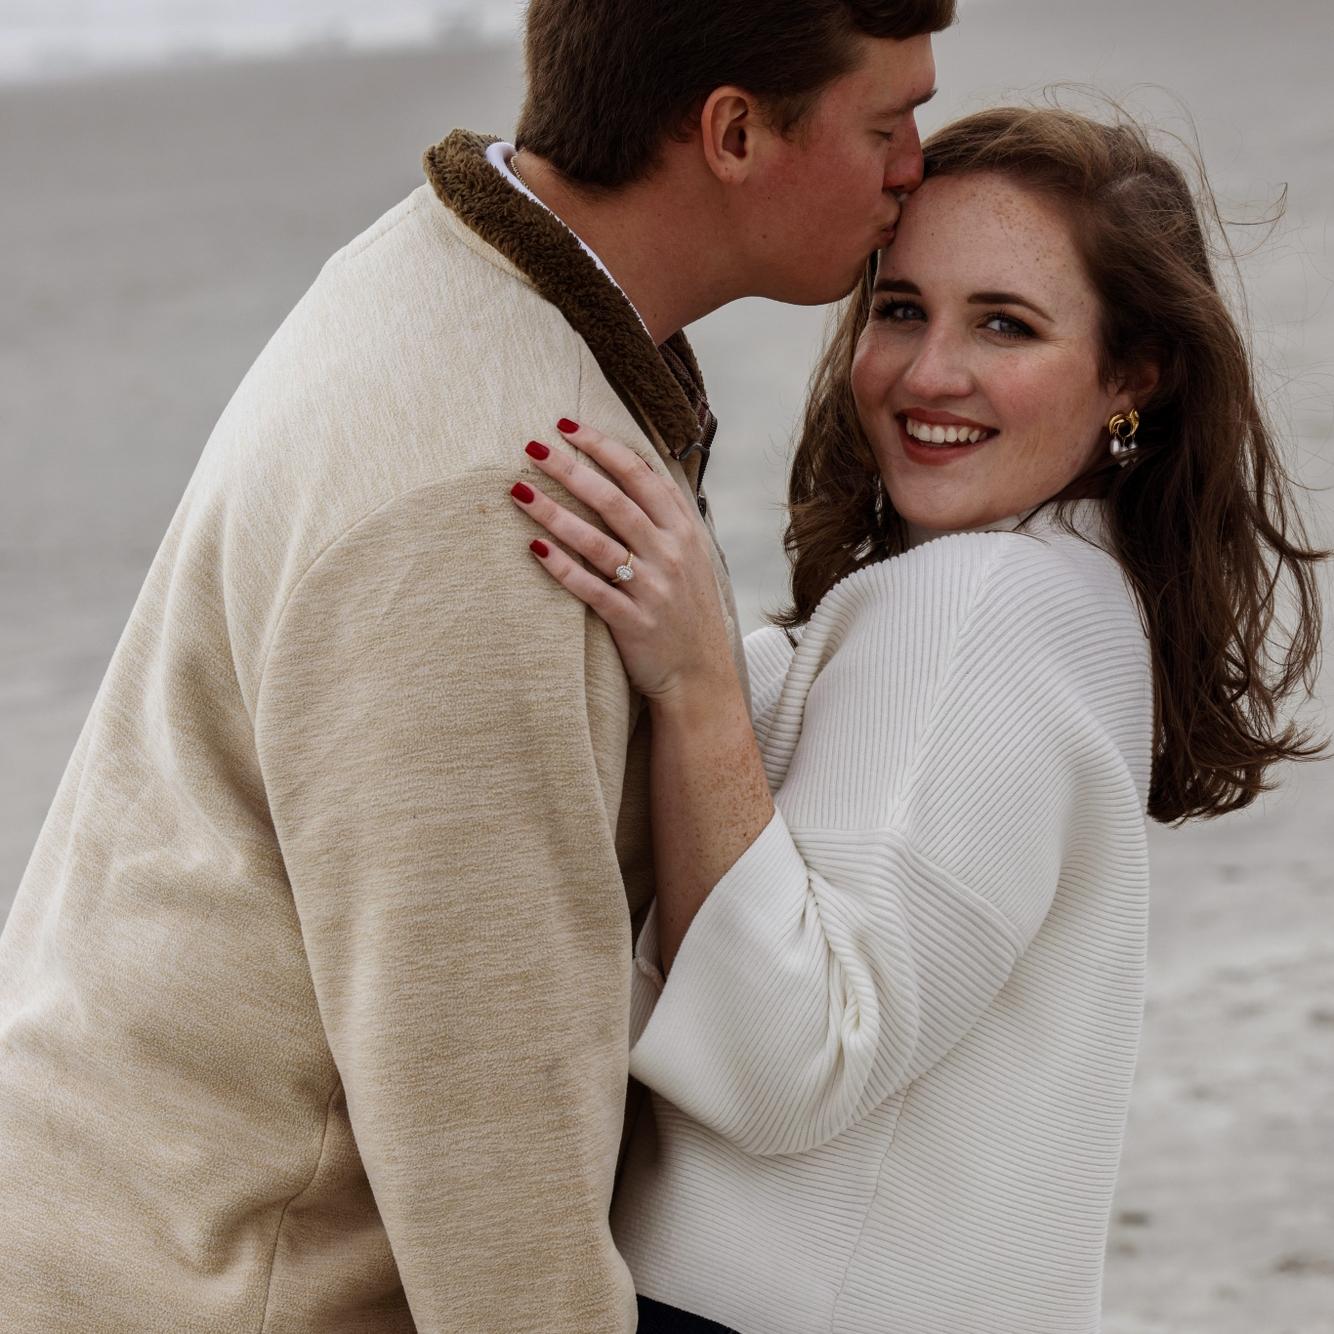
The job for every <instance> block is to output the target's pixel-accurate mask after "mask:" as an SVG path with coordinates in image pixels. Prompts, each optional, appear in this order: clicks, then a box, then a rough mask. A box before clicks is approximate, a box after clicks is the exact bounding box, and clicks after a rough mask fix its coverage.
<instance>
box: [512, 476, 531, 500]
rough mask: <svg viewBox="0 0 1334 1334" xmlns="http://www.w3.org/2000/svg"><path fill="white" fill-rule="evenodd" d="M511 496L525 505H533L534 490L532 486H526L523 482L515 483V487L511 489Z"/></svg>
mask: <svg viewBox="0 0 1334 1334" xmlns="http://www.w3.org/2000/svg"><path fill="white" fill-rule="evenodd" d="M510 495H512V496H513V497H514V499H515V500H521V501H523V503H524V504H525V505H531V504H532V503H533V488H532V487H531V486H524V484H523V483H522V482H515V483H514V485H513V486H512V487H510Z"/></svg>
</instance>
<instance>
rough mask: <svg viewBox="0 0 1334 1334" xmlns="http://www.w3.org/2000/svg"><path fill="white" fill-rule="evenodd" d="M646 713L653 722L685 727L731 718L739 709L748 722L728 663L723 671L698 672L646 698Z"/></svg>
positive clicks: (738, 681) (707, 724) (735, 678)
mask: <svg viewBox="0 0 1334 1334" xmlns="http://www.w3.org/2000/svg"><path fill="white" fill-rule="evenodd" d="M648 707H649V716H650V717H651V718H652V719H653V721H654V722H655V723H660V724H679V725H681V726H687V727H709V726H710V725H712V724H716V723H717V722H719V721H722V720H730V719H732V718H734V717H735V716H736V715H737V713H738V709H739V711H740V713H741V715H742V716H744V717H745V719H746V722H747V725H749V722H750V716H749V712H748V711H747V709H746V703H745V695H744V693H743V692H742V689H741V682H740V680H739V679H738V677H737V674H736V669H735V668H733V667H732V666H731V664H730V663H729V664H728V666H727V669H726V670H724V671H702V672H697V673H695V674H693V675H691V676H689V677H687V678H685V679H683V680H681V681H679V682H677V683H676V684H675V685H674V686H673V687H672V688H671V690H669V691H663V692H662V693H661V694H654V695H650V696H649V697H648Z"/></svg>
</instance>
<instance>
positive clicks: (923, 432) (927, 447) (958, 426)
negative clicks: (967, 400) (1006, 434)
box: [898, 408, 999, 468]
mask: <svg viewBox="0 0 1334 1334" xmlns="http://www.w3.org/2000/svg"><path fill="white" fill-rule="evenodd" d="M898 423H899V443H900V444H901V445H902V447H903V453H904V456H905V457H906V458H907V459H909V460H910V461H911V462H913V463H922V464H925V465H927V466H928V467H932V468H938V467H940V466H942V465H943V464H947V463H952V462H954V460H956V459H961V458H966V457H967V456H968V455H969V454H972V453H975V452H976V451H977V450H978V449H980V448H981V447H982V446H983V445H985V444H988V443H989V442H990V441H992V440H994V439H995V438H996V436H997V435H998V434H999V432H998V431H996V430H994V429H993V428H991V427H989V426H983V425H981V424H980V423H979V422H973V421H969V420H967V419H966V418H964V417H955V416H953V415H952V414H951V413H948V412H934V411H930V410H927V409H924V408H910V409H908V410H907V411H906V412H900V413H899V414H898Z"/></svg>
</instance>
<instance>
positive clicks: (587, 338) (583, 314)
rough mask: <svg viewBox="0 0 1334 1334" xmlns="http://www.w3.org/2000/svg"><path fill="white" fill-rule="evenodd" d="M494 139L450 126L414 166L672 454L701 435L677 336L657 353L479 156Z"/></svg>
mask: <svg viewBox="0 0 1334 1334" xmlns="http://www.w3.org/2000/svg"><path fill="white" fill-rule="evenodd" d="M496 142H498V141H497V140H496V139H495V138H494V137H493V136H488V135H481V134H473V133H472V132H471V131H469V130H455V131H454V132H453V134H451V135H449V136H448V138H446V139H443V140H441V141H440V143H438V144H436V145H435V147H434V148H428V149H427V150H426V154H425V156H424V157H423V158H422V165H423V166H424V167H425V169H426V177H427V179H428V180H429V181H430V182H431V186H432V187H433V188H434V190H435V192H436V194H437V195H439V196H440V199H441V200H442V201H443V202H444V203H445V204H446V205H447V206H448V207H449V208H450V209H451V210H452V211H453V212H454V213H455V214H456V215H457V216H458V217H459V218H460V219H461V220H462V221H463V222H464V223H466V224H467V226H468V227H470V228H471V229H472V230H473V231H474V232H476V233H477V235H478V236H480V237H481V238H482V240H483V241H485V242H486V243H487V244H488V245H489V246H492V247H493V248H494V249H496V250H498V251H499V252H500V253H501V254H502V255H504V256H505V258H506V259H507V260H509V261H510V263H511V264H513V265H514V266H515V267H516V268H518V269H519V270H520V271H521V272H523V273H524V274H526V275H527V276H528V278H529V279H530V280H531V282H532V284H533V286H534V287H535V288H537V291H538V292H539V293H540V294H541V295H542V296H543V297H544V298H545V299H546V300H548V301H550V302H551V304H552V305H553V306H555V307H556V308H557V309H558V310H559V311H560V312H561V314H562V315H564V316H565V318H566V320H567V321H568V322H569V324H570V327H571V328H572V329H573V330H574V331H575V332H576V333H577V334H578V335H579V336H580V337H581V338H582V339H583V340H584V342H585V343H587V344H588V348H589V351H590V352H592V354H593V356H594V357H595V358H596V360H597V363H598V365H599V366H601V367H602V369H603V372H604V373H605V374H606V376H607V378H608V379H609V380H610V381H611V382H612V384H613V385H614V386H615V387H616V388H617V389H618V391H620V392H621V393H622V394H624V395H628V396H629V398H631V399H632V400H633V401H634V405H635V406H636V407H637V408H638V410H639V411H640V412H641V413H643V414H644V416H645V417H647V418H648V420H649V421H650V422H651V423H652V425H653V427H654V428H655V429H656V430H657V431H658V433H659V434H660V435H661V437H662V440H663V443H664V444H665V445H666V446H667V449H668V451H669V452H670V453H671V455H672V457H673V458H680V457H681V455H682V454H684V453H685V452H686V451H687V450H688V449H689V447H690V446H691V445H692V444H695V443H696V442H697V441H698V440H699V439H700V436H701V432H702V423H701V420H700V414H699V413H698V412H697V410H696V408H695V406H694V405H693V404H692V403H691V397H696V398H697V399H698V401H699V402H700V403H701V404H703V403H704V383H703V378H702V376H701V375H700V370H699V364H698V362H696V360H695V354H694V353H693V352H692V351H691V350H690V344H689V343H688V342H686V338H685V335H684V334H682V333H676V334H673V335H672V337H671V338H669V339H668V340H667V342H666V343H664V344H663V349H664V352H662V353H660V352H659V350H658V348H657V347H655V346H654V343H653V340H652V339H651V338H650V337H649V335H648V333H647V332H646V331H645V329H644V326H643V324H642V323H641V321H640V319H639V316H638V315H637V314H636V313H635V309H634V307H633V306H632V305H631V304H630V302H629V301H628V300H627V299H626V297H625V294H624V293H623V292H622V291H621V290H620V289H619V288H618V287H617V286H616V285H615V284H614V283H612V282H609V281H608V280H607V278H606V277H605V276H604V275H603V274H602V273H601V272H599V270H598V267H597V265H596V264H595V263H594V262H593V260H592V259H590V258H589V256H588V255H587V254H586V253H585V252H584V250H583V248H582V247H581V246H580V244H579V242H578V241H577V240H575V238H574V235H573V233H571V232H570V231H569V229H568V228H566V227H565V226H564V225H563V224H562V223H561V222H560V220H559V219H558V218H556V217H555V216H554V215H553V214H551V213H550V212H548V211H547V210H546V209H545V208H543V207H542V206H541V205H540V204H535V203H534V202H533V201H532V200H531V199H528V198H526V197H525V196H524V195H522V194H520V192H519V191H518V190H516V189H514V187H513V186H512V185H510V184H509V182H508V181H506V180H505V178H504V177H503V176H502V175H501V174H500V173H499V172H498V171H497V170H496V169H495V168H494V167H493V166H492V165H491V164H490V163H489V162H488V161H487V160H486V150H487V148H488V147H489V146H490V145H491V144H493V143H496ZM664 353H669V354H670V355H671V357H672V358H674V359H675V361H676V362H677V363H678V364H679V366H680V367H681V369H683V370H684V371H685V376H684V377H682V378H684V379H686V380H687V381H688V382H689V388H690V389H693V390H694V391H696V392H695V393H694V394H693V395H692V394H690V393H689V392H688V389H687V387H685V386H683V385H682V383H681V382H680V380H678V378H677V375H674V374H673V372H672V369H671V368H670V367H669V365H668V360H667V359H665V357H664ZM704 411H705V412H707V408H705V409H704Z"/></svg>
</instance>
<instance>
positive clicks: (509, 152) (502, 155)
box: [486, 143, 648, 333]
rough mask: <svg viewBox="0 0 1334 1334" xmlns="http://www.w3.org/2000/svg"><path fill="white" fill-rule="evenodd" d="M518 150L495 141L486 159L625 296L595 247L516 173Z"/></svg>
mask: <svg viewBox="0 0 1334 1334" xmlns="http://www.w3.org/2000/svg"><path fill="white" fill-rule="evenodd" d="M516 152H518V150H517V149H516V148H515V147H514V145H513V144H507V143H494V144H492V145H491V146H490V148H488V149H487V150H486V160H487V161H488V162H489V163H490V164H491V165H492V166H493V167H494V168H495V169H496V170H497V171H498V172H499V173H500V174H501V175H502V176H503V177H504V178H505V179H506V180H507V181H508V182H509V183H510V184H511V185H512V186H513V187H514V188H515V189H516V190H518V191H519V192H520V193H522V194H525V195H527V196H528V198H529V199H531V200H532V201H533V203H534V204H539V205H541V207H542V208H545V209H546V210H547V212H548V213H550V214H551V216H552V217H553V218H555V219H556V221H557V222H559V223H560V225H561V226H562V227H564V228H565V230H566V231H567V232H569V233H570V235H571V236H573V237H574V239H575V240H576V241H578V242H579V248H580V249H581V250H582V251H583V252H584V254H586V255H587V256H588V257H589V259H591V260H592V261H593V263H594V264H596V265H597V266H598V268H599V269H600V270H601V271H602V272H603V274H604V275H605V276H606V279H607V281H608V282H609V283H611V285H612V286H613V287H614V288H615V289H616V290H617V291H618V292H620V294H621V295H622V296H625V289H624V288H623V287H622V286H621V285H620V283H618V282H617V281H616V279H615V278H613V277H612V276H611V270H610V269H609V268H608V267H607V266H606V265H605V264H604V263H603V262H602V261H601V260H600V259H599V258H598V256H597V254H596V253H595V251H594V250H593V248H592V247H591V246H589V245H588V244H587V243H586V242H585V241H584V239H583V237H581V236H580V235H579V234H578V232H576V231H575V230H574V228H573V227H571V226H570V224H569V223H568V222H566V221H565V219H564V218H562V217H561V216H560V214H559V213H557V212H555V211H554V210H553V209H551V208H550V207H548V205H546V204H543V203H542V201H541V200H540V199H539V198H538V197H537V196H536V195H535V194H534V193H533V192H532V191H531V190H530V189H529V188H528V187H527V185H525V184H524V182H523V181H521V180H520V179H519V178H518V177H517V176H516V175H515V174H514V168H513V167H511V166H510V159H511V158H512V157H513V156H514V154H515V153H516ZM625 299H626V301H627V302H629V305H630V309H631V310H634V311H635V316H636V318H637V319H638V320H639V322H640V324H643V325H644V332H645V333H648V325H647V324H644V317H643V316H642V315H640V313H639V312H638V311H637V310H635V304H634V302H633V301H630V298H629V297H628V296H625Z"/></svg>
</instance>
